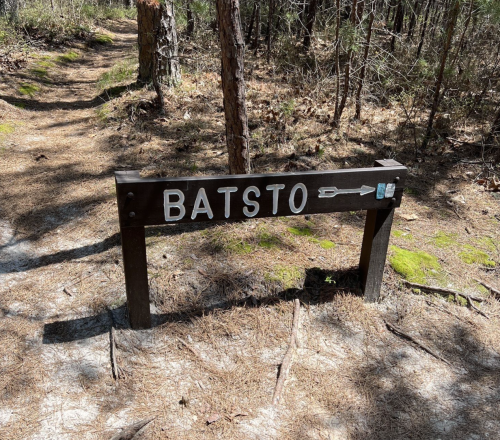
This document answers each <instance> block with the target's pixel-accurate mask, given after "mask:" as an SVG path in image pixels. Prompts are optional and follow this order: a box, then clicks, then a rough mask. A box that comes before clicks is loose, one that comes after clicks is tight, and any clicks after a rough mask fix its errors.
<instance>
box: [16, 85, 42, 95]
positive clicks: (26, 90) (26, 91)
mask: <svg viewBox="0 0 500 440" xmlns="http://www.w3.org/2000/svg"><path fill="white" fill-rule="evenodd" d="M18 90H19V93H20V94H21V95H28V96H29V97H30V98H33V96H35V93H36V92H38V91H39V90H40V87H38V86H37V85H35V84H29V83H23V84H21V86H20V87H19V89H18Z"/></svg>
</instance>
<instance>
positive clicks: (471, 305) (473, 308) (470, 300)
mask: <svg viewBox="0 0 500 440" xmlns="http://www.w3.org/2000/svg"><path fill="white" fill-rule="evenodd" d="M467 304H469V307H470V308H471V309H472V310H474V311H475V312H477V313H479V314H480V315H481V316H484V317H485V318H486V319H490V317H489V316H488V315H487V314H486V313H484V312H482V311H481V310H479V309H478V308H477V307H476V306H475V305H474V303H473V302H472V299H471V297H470V296H468V297H467Z"/></svg>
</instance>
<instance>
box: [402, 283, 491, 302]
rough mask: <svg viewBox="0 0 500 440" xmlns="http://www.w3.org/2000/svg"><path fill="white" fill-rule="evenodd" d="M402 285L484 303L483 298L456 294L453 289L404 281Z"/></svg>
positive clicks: (460, 293)
mask: <svg viewBox="0 0 500 440" xmlns="http://www.w3.org/2000/svg"><path fill="white" fill-rule="evenodd" d="M404 283H405V284H406V285H407V286H409V287H414V288H416V289H424V290H431V291H432V292H437V293H441V294H445V295H453V296H455V297H457V296H461V297H462V298H465V299H467V298H470V299H472V300H474V301H477V302H483V301H484V299H483V298H479V297H477V296H472V295H467V294H466V293H462V292H458V291H457V290H453V289H446V288H443V287H434V286H427V285H425V284H418V283H410V282H409V281H405V282H404Z"/></svg>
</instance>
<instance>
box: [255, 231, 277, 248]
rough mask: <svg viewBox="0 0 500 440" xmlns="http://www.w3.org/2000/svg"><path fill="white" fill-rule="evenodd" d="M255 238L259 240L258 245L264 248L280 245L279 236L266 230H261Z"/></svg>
mask: <svg viewBox="0 0 500 440" xmlns="http://www.w3.org/2000/svg"><path fill="white" fill-rule="evenodd" d="M257 240H258V241H259V246H261V247H263V248H266V249H273V248H276V247H278V246H280V245H281V240H280V238H279V237H277V236H275V235H271V234H269V233H268V232H261V233H260V234H259V236H258V237H257Z"/></svg>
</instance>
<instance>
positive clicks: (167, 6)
mask: <svg viewBox="0 0 500 440" xmlns="http://www.w3.org/2000/svg"><path fill="white" fill-rule="evenodd" d="M160 12H161V14H160V16H161V19H160V27H159V29H158V32H157V36H158V37H157V43H156V47H157V51H158V55H159V57H158V60H159V64H158V73H159V78H160V80H161V82H163V83H164V84H166V85H167V86H168V87H173V86H176V85H177V84H179V83H180V82H181V68H180V64H179V55H178V44H177V31H176V28H175V14H174V2H173V0H163V1H162V3H161V7H160Z"/></svg>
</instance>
